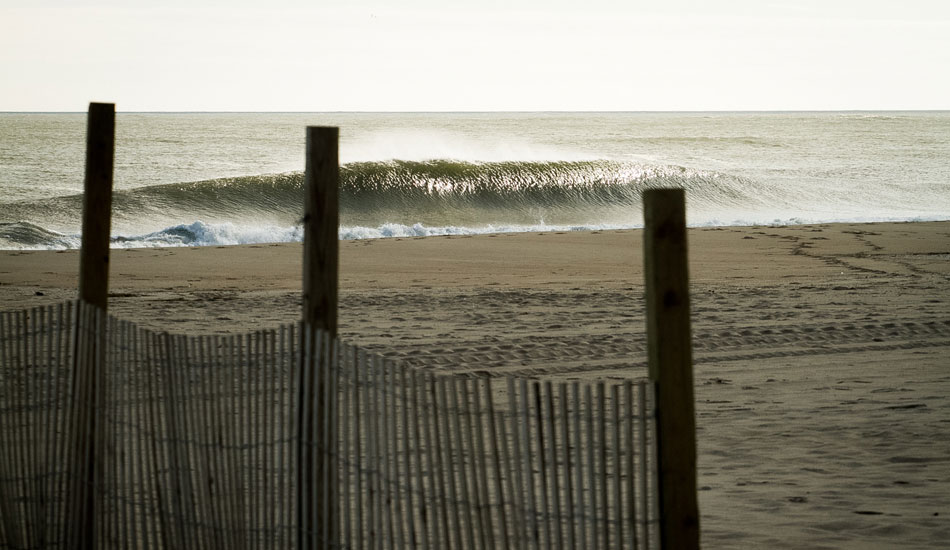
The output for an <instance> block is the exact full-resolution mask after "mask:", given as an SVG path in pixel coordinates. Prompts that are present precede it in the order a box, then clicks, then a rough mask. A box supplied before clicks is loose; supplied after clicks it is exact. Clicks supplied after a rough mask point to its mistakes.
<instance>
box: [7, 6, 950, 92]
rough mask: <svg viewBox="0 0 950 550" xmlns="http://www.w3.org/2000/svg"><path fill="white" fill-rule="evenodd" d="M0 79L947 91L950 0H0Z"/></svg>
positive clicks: (85, 87)
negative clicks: (151, 0)
mask: <svg viewBox="0 0 950 550" xmlns="http://www.w3.org/2000/svg"><path fill="white" fill-rule="evenodd" d="M159 5H160V6H161V7H157V6H159ZM0 79H2V86H0V111H84V110H85V109H86V106H87V104H88V102H89V101H106V102H114V103H116V104H117V108H118V109H119V110H122V111H445V110H460V111H496V110H528V111H538V110H622V111H640V110H811V109H950V1H947V0H901V1H897V0H787V1H785V0H774V1H770V0H706V1H701V0H654V1H652V2H646V1H642V0H618V1H616V2H614V1H610V0H573V1H570V2H558V1H557V0H502V1H491V0H463V1H452V0H438V1H428V0H398V1H395V0H390V1H372V0H347V1H335V0H309V1H295V0H259V1H256V2H251V1H247V0H228V1H225V0H164V1H162V2H157V1H156V2H144V1H136V0H100V1H93V0H23V1H14V0H0Z"/></svg>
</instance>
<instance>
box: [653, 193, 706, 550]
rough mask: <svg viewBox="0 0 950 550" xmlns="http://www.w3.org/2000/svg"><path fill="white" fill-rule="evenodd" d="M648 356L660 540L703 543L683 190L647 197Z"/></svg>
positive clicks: (691, 545)
mask: <svg viewBox="0 0 950 550" xmlns="http://www.w3.org/2000/svg"><path fill="white" fill-rule="evenodd" d="M643 203H644V210H643V212H644V222H645V224H644V232H643V258H644V276H645V278H646V309H647V354H648V361H649V370H650V379H651V380H653V381H654V382H655V383H656V408H657V411H658V412H657V461H658V466H659V467H658V470H659V476H658V478H659V487H658V491H659V501H660V502H659V504H660V545H661V548H665V549H676V550H692V549H697V548H699V506H698V504H697V499H696V417H695V412H694V410H693V357H692V336H691V334H690V318H689V316H690V308H689V277H688V265H687V254H686V201H685V193H684V191H683V190H682V189H651V190H648V191H646V192H645V193H644V195H643Z"/></svg>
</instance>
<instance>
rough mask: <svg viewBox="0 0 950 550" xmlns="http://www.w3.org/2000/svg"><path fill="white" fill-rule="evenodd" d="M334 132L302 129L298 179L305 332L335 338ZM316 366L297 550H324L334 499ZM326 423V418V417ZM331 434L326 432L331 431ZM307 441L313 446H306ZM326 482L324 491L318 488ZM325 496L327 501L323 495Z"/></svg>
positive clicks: (303, 404)
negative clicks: (303, 154)
mask: <svg viewBox="0 0 950 550" xmlns="http://www.w3.org/2000/svg"><path fill="white" fill-rule="evenodd" d="M339 179H340V166H339V129H338V128H319V127H308V128H307V160H306V175H305V176H304V181H305V187H306V197H305V199H304V200H305V204H304V218H303V223H304V245H303V249H304V260H303V320H304V323H305V326H307V327H308V328H314V329H322V330H324V331H326V332H327V333H328V334H329V335H330V336H331V337H332V336H336V327H337V289H338V284H339V283H338V277H339V225H340V215H339V197H338V193H339V191H338V187H339ZM321 364H322V363H321V361H319V360H315V359H314V358H313V357H304V361H303V362H302V365H303V367H304V368H309V369H311V370H310V372H309V373H308V374H305V375H304V376H303V377H302V378H301V379H302V380H305V381H306V382H305V384H304V386H305V387H302V388H301V401H300V414H301V418H300V423H299V426H300V429H301V430H302V431H301V435H302V436H303V437H302V438H301V449H300V454H299V455H298V456H299V461H300V463H299V465H298V472H299V475H300V478H299V479H300V482H299V483H298V491H300V494H299V495H298V503H299V505H298V506H299V507H298V512H297V513H298V522H299V523H298V525H299V526H300V529H301V532H300V537H299V538H298V540H299V541H300V542H299V547H300V548H301V549H306V550H311V549H314V548H327V547H329V541H330V540H331V538H332V533H333V532H334V529H333V526H334V525H335V521H336V518H335V517H332V516H333V513H334V510H335V506H333V505H332V503H333V502H334V501H335V499H336V495H334V494H333V493H332V491H330V490H328V489H332V487H333V486H334V483H333V482H332V476H327V475H324V472H326V471H327V469H328V468H329V467H330V464H327V463H325V460H324V458H325V457H324V456H323V454H322V453H321V452H320V451H321V450H322V449H327V448H329V447H328V445H329V444H330V441H329V436H330V434H329V433H326V430H325V427H326V426H327V423H326V422H325V419H324V415H325V414H327V413H328V411H329V408H328V407H327V406H326V405H327V403H326V402H325V400H326V399H327V397H328V395H327V392H326V388H324V384H325V381H326V377H325V376H324V375H323V373H321V372H316V367H317V366H319V365H321ZM331 418H332V416H331ZM331 431H332V430H331ZM307 442H313V445H310V444H307ZM327 480H331V481H330V482H329V485H328V487H324V484H325V482H326V481H327ZM324 495H328V496H329V499H328V500H326V501H325V500H323V496H324Z"/></svg>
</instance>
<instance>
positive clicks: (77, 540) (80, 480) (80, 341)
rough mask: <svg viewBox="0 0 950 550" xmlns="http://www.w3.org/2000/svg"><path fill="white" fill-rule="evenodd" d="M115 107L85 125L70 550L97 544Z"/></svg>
mask: <svg viewBox="0 0 950 550" xmlns="http://www.w3.org/2000/svg"><path fill="white" fill-rule="evenodd" d="M114 152H115V105H114V104H112V103H90V104H89V115H88V122H87V128H86V177H85V184H84V190H83V212H82V250H81V251H80V253H79V299H80V300H82V301H83V302H85V303H84V304H83V305H82V306H81V308H80V310H79V312H80V315H79V317H78V321H79V322H78V323H77V325H76V327H75V331H76V332H75V333H74V338H73V344H74V346H75V347H74V349H73V359H74V364H73V369H74V373H75V374H74V378H73V408H72V417H71V419H70V422H71V423H72V428H71V435H70V437H71V439H70V447H69V448H70V460H71V464H72V465H71V466H70V468H71V470H72V474H73V476H72V479H71V482H70V485H69V487H70V488H69V500H68V502H69V509H68V511H67V514H68V519H67V525H68V526H69V532H70V537H71V540H72V542H71V544H72V545H73V546H72V547H74V548H79V549H87V548H88V549H91V548H95V547H96V546H97V533H96V526H97V525H98V523H99V518H98V517H97V510H96V494H95V492H96V490H97V487H96V477H97V471H96V470H97V468H98V464H97V462H98V457H97V452H98V449H100V444H99V443H100V441H99V437H98V436H99V432H100V430H101V427H100V426H98V421H97V418H99V415H97V414H96V413H97V410H98V404H99V403H100V402H101V400H102V399H103V396H102V395H101V388H102V385H101V381H102V377H103V375H104V373H103V370H104V367H105V357H106V353H105V341H106V333H105V322H106V318H105V311H106V306H107V299H108V294H109V231H110V228H111V219H112V171H113V161H114ZM86 304H89V305H90V306H92V308H91V309H87V307H86Z"/></svg>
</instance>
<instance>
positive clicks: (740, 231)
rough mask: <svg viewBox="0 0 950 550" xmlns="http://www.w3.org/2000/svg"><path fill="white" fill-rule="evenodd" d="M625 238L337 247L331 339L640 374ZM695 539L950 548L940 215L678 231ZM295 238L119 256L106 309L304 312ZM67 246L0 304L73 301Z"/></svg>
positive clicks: (417, 355) (508, 369)
mask: <svg viewBox="0 0 950 550" xmlns="http://www.w3.org/2000/svg"><path fill="white" fill-rule="evenodd" d="M641 238H642V235H641V233H640V232H639V231H634V230H626V231H602V232H600V231H595V232H568V233H555V232H550V233H532V234H526V233H519V234H499V235H480V236H472V237H454V236H446V237H426V238H415V239H414V238H407V239H383V240H362V241H344V242H341V247H340V252H341V281H340V289H341V296H340V308H341V309H340V331H341V334H342V335H343V336H344V337H345V338H346V339H348V340H350V341H353V342H356V343H359V344H361V345H363V346H365V347H368V348H371V349H373V350H376V351H378V352H380V353H383V354H385V355H388V356H391V357H397V358H400V359H401V360H403V361H406V362H408V363H411V364H414V365H418V366H424V367H427V368H433V369H440V370H443V371H452V372H475V371H478V373H479V374H480V375H488V376H491V375H498V374H502V373H517V374H519V375H527V376H533V377H539V378H545V379H577V378H583V379H598V378H624V377H642V376H644V375H645V370H646V367H645V335H644V325H645V323H644V307H643V297H642V294H643V274H642V257H641V250H640V249H641ZM689 246H690V261H691V266H690V269H691V273H690V278H691V288H692V307H693V333H694V357H695V363H696V365H695V382H696V390H697V391H696V398H697V403H696V407H697V408H696V410H697V420H698V430H699V431H698V442H699V486H700V488H701V489H700V508H701V515H702V519H701V522H702V524H701V528H702V538H703V543H704V546H705V547H707V548H861V549H864V548H944V547H946V543H947V540H950V290H948V289H950V222H917V223H877V224H826V225H809V226H788V227H771V226H761V227H741V228H737V227H726V228H700V229H692V230H690V233H689ZM301 253H302V247H301V245H300V244H274V245H247V246H236V247H205V248H176V249H141V248H140V249H125V250H114V251H113V256H112V268H111V269H112V271H111V272H112V275H111V283H110V292H111V297H110V311H111V312H112V313H113V314H115V315H117V316H119V317H121V318H123V319H127V320H131V321H135V322H138V323H140V324H141V325H143V326H145V327H149V328H152V329H157V330H168V331H171V332H175V333H188V334H200V333H234V332H246V331H251V330H255V329H258V328H271V327H274V326H275V325H277V324H279V323H286V322H292V321H295V320H297V318H298V317H299V314H300V288H301V283H300V277H301ZM78 257H79V256H78V252H76V251H0V303H2V304H3V305H2V307H3V309H4V310H14V309H21V308H26V307H32V306H37V305H44V304H52V303H57V302H59V301H62V300H65V299H71V298H73V297H75V294H76V274H77V272H78Z"/></svg>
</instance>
